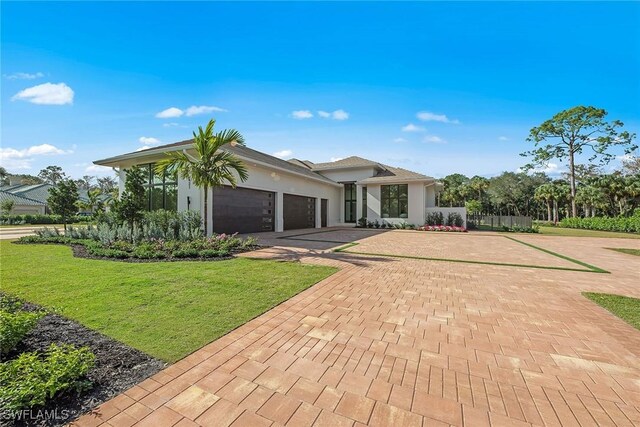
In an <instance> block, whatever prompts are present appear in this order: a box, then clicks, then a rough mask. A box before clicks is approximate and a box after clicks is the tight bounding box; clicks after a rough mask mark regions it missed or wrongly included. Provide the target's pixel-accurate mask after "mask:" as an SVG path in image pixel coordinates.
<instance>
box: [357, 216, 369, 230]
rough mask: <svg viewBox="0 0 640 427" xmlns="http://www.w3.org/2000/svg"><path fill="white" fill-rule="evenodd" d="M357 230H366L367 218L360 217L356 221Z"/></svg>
mask: <svg viewBox="0 0 640 427" xmlns="http://www.w3.org/2000/svg"><path fill="white" fill-rule="evenodd" d="M358 228H367V218H365V217H362V218H360V219H359V220H358Z"/></svg>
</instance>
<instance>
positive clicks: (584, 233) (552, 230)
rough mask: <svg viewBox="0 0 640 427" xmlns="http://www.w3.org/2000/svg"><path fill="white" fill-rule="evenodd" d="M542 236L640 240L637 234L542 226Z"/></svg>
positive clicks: (639, 235)
mask: <svg viewBox="0 0 640 427" xmlns="http://www.w3.org/2000/svg"><path fill="white" fill-rule="evenodd" d="M540 234H543V235H545V236H570V237H617V238H620V239H640V234H637V233H618V232H616V231H598V230H585V229H581V228H563V227H545V226H540Z"/></svg>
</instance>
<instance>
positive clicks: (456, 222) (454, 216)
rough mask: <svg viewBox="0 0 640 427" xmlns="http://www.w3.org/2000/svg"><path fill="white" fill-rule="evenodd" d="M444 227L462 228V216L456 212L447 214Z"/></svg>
mask: <svg viewBox="0 0 640 427" xmlns="http://www.w3.org/2000/svg"><path fill="white" fill-rule="evenodd" d="M445 225H450V226H455V227H462V226H463V225H464V220H463V219H462V216H461V215H460V214H459V213H458V212H449V215H447V222H446V224H445Z"/></svg>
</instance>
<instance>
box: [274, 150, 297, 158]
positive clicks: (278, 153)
mask: <svg viewBox="0 0 640 427" xmlns="http://www.w3.org/2000/svg"><path fill="white" fill-rule="evenodd" d="M292 154H293V151H291V150H281V151H276V152H275V153H273V155H274V156H275V157H278V158H280V159H285V158H288V157H291V155H292Z"/></svg>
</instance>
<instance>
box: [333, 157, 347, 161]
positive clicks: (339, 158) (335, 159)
mask: <svg viewBox="0 0 640 427" xmlns="http://www.w3.org/2000/svg"><path fill="white" fill-rule="evenodd" d="M342 159H344V157H332V158H331V159H330V161H331V162H337V161H338V160H342Z"/></svg>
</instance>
